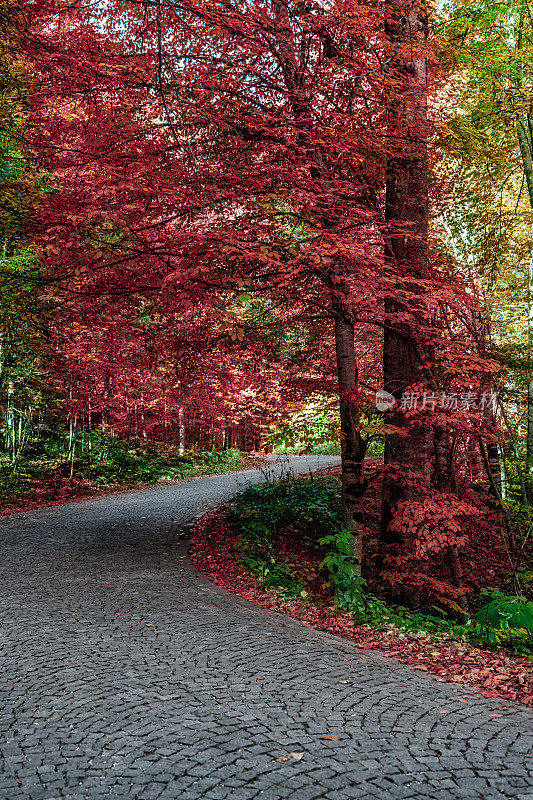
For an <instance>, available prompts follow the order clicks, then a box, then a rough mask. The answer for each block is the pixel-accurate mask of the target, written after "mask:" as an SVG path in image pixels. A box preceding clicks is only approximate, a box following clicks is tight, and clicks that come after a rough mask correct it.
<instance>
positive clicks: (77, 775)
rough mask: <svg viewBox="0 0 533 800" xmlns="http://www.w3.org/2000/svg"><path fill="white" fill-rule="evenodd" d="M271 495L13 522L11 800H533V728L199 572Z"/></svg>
mask: <svg viewBox="0 0 533 800" xmlns="http://www.w3.org/2000/svg"><path fill="white" fill-rule="evenodd" d="M330 462H331V459H328V458H326V457H320V458H317V457H307V458H305V457H302V458H291V459H290V465H291V467H292V469H293V470H295V471H297V472H302V471H307V470H308V469H310V468H316V466H317V465H318V464H320V466H324V465H326V464H328V463H330ZM274 469H276V470H279V469H280V466H279V465H277V466H275V467H274ZM262 478H263V476H262V474H261V473H260V472H258V471H257V470H247V471H246V472H241V473H237V474H236V473H233V474H229V475H222V476H214V477H210V478H202V479H197V480H194V481H190V482H185V483H181V484H177V485H176V484H174V485H168V486H162V487H155V488H149V489H144V490H142V491H136V492H128V493H123V494H117V495H113V496H107V497H101V498H98V499H93V500H88V501H83V502H78V503H73V504H70V505H65V506H57V507H53V508H47V509H42V510H39V511H31V512H26V513H21V514H16V515H13V516H10V517H7V518H4V519H3V520H2V524H1V527H2V532H1V536H0V548H1V566H0V601H1V608H2V612H1V613H2V621H1V626H0V682H1V690H2V691H1V697H2V702H1V705H0V750H1V753H2V757H3V759H4V761H3V766H2V771H1V775H0V800H23V799H24V800H42V799H43V798H49V800H67V798H68V799H69V800H82V798H83V799H84V800H111V799H112V798H122V799H123V800H155V799H156V798H159V799H160V800H200V798H202V800H203V799H204V798H205V800H221V799H222V798H231V800H251V799H252V798H263V799H264V800H278V799H281V798H288V797H291V798H294V799H295V800H312V799H313V798H328V799H330V800H344V798H346V799H347V800H367V798H368V800H370V798H373V799H374V800H375V799H377V800H395V799H396V798H403V800H409V798H412V799H413V800H422V798H431V800H441V798H442V800H452V798H453V800H466V799H467V798H480V799H481V798H482V799H483V800H497V799H498V800H500V799H501V798H506V799H507V800H508V799H509V798H511V799H512V800H533V759H532V758H531V755H532V752H531V751H532V742H533V740H532V733H531V732H530V731H529V730H528V728H529V729H533V715H532V714H531V713H530V712H529V711H528V710H527V709H524V708H523V707H520V706H517V705H513V704H511V703H507V702H505V701H501V700H497V699H496V700H487V699H485V698H483V697H482V696H480V695H479V694H478V693H476V692H475V691H474V690H473V689H468V688H466V687H464V686H456V685H454V684H445V683H438V682H437V681H435V680H434V679H432V678H431V677H430V676H428V675H425V674H421V673H420V672H417V671H415V670H411V669H409V668H408V667H406V666H403V665H400V664H398V663H396V662H394V661H392V660H390V659H386V658H383V657H380V656H379V655H378V654H374V653H372V654H369V655H368V656H367V657H361V656H359V655H357V654H356V653H355V648H354V647H353V645H352V644H351V643H350V642H348V641H347V640H343V639H340V638H336V637H333V636H329V635H327V634H322V633H319V632H316V631H309V629H307V628H305V627H304V626H303V625H300V624H299V623H298V622H296V621H294V620H291V619H289V618H286V617H283V616H281V615H278V614H274V613H271V612H268V611H264V610H262V609H260V608H258V607H256V606H254V605H252V604H250V603H247V602H243V601H240V600H239V599H238V598H236V597H234V596H233V595H231V594H229V593H228V592H226V591H224V590H223V589H221V588H219V587H217V586H215V585H213V584H211V583H209V582H208V581H207V580H205V579H203V578H202V576H201V575H200V574H199V573H198V572H196V571H195V569H194V568H193V567H192V565H191V564H190V563H189V561H188V560H187V557H186V550H185V547H184V546H183V545H180V544H179V536H178V534H179V532H180V531H183V530H184V529H185V528H186V527H187V525H189V524H190V523H191V521H192V520H193V518H194V517H195V516H196V515H198V514H199V513H200V512H202V511H204V510H206V509H207V508H208V507H211V506H213V505H216V504H218V503H220V502H222V501H223V500H224V499H226V498H228V497H229V496H230V495H232V494H233V493H234V492H235V491H236V490H237V489H238V488H239V486H242V485H243V484H244V483H245V482H247V481H257V480H261V479H262ZM321 735H329V736H334V737H339V738H335V739H331V740H326V739H321V738H319V737H320V736H321ZM290 753H292V754H293V755H292V756H290V757H289V758H287V759H286V760H281V761H280V760H278V759H280V758H282V757H283V756H285V755H288V754H290Z"/></svg>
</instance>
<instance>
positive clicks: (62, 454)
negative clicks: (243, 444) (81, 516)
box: [0, 430, 248, 511]
mask: <svg viewBox="0 0 533 800" xmlns="http://www.w3.org/2000/svg"><path fill="white" fill-rule="evenodd" d="M247 458H248V457H247V456H246V455H245V454H244V453H241V452H240V451H239V450H237V449H234V448H232V449H227V450H200V449H189V450H186V451H184V452H180V448H179V447H178V446H177V445H175V444H165V443H162V442H156V441H147V442H144V441H142V440H131V439H130V440H129V441H128V440H127V439H122V438H119V437H116V436H111V435H109V434H103V433H102V432H100V431H98V432H93V433H87V432H80V433H77V434H76V435H72V434H71V433H69V432H68V431H66V432H64V433H62V432H60V431H57V430H45V431H41V432H40V433H39V436H37V437H35V438H34V439H33V440H31V441H29V442H28V443H27V444H26V446H25V448H24V450H23V451H22V452H20V453H19V454H18V455H17V458H16V459H15V460H13V459H12V458H11V455H10V453H7V452H3V453H1V454H0V510H3V511H12V510H17V509H20V508H25V507H29V506H35V505H42V504H48V503H55V502H61V501H65V500H69V499H74V498H77V497H88V496H90V495H93V494H98V493H101V492H107V491H112V490H116V489H121V488H129V487H135V486H140V485H144V484H155V483H159V482H165V481H176V480H181V479H183V478H193V477H196V476H199V475H208V474H212V473H217V472H226V471H229V470H234V469H238V468H240V467H242V466H243V465H244V464H245V463H246V461H247Z"/></svg>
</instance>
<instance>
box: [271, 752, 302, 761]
mask: <svg viewBox="0 0 533 800" xmlns="http://www.w3.org/2000/svg"><path fill="white" fill-rule="evenodd" d="M303 757H304V754H303V753H285V755H284V756H280V757H279V758H276V761H288V760H289V759H290V758H292V759H293V761H301V760H302V758H303Z"/></svg>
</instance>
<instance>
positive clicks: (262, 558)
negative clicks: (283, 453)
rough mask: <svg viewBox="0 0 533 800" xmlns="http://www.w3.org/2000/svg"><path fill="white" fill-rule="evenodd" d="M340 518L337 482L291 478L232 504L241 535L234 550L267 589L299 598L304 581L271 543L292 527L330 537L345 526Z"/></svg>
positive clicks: (263, 486)
mask: <svg viewBox="0 0 533 800" xmlns="http://www.w3.org/2000/svg"><path fill="white" fill-rule="evenodd" d="M342 514H343V512H342V506H341V503H340V497H339V489H338V483H337V481H335V480H334V479H332V478H327V477H319V478H312V479H309V480H295V479H294V478H292V477H291V476H287V477H285V478H283V479H282V480H280V481H276V482H269V483H265V484H259V485H258V486H251V487H250V488H248V489H246V490H245V491H244V492H243V493H242V494H240V495H239V496H238V497H236V498H235V499H234V500H233V501H232V504H231V507H230V511H229V520H230V522H231V523H232V524H233V525H234V526H235V527H236V529H237V531H238V532H239V538H238V540H237V541H236V543H235V550H236V552H237V554H238V556H239V560H240V562H241V564H242V565H243V566H244V567H245V569H246V570H248V571H249V572H251V573H252V574H254V575H258V576H259V577H260V578H261V583H262V585H263V586H269V587H272V588H276V589H279V590H280V591H282V592H283V593H284V594H289V595H291V594H292V595H297V594H302V592H305V582H304V581H303V580H302V578H301V577H299V576H297V575H296V574H295V573H294V570H292V569H291V567H290V566H289V565H288V564H286V563H285V562H282V561H279V560H277V559H276V558H275V556H274V554H273V549H272V545H273V543H274V542H275V541H276V539H277V538H278V537H279V535H280V534H281V533H282V532H283V531H286V530H287V529H288V528H291V527H296V528H297V529H298V530H299V531H301V532H302V535H304V534H305V533H308V534H309V533H311V534H312V535H313V537H316V535H317V533H318V534H320V532H321V533H322V534H323V535H324V536H328V535H332V534H333V533H334V532H335V531H336V530H337V529H338V527H339V526H340V525H341V523H342Z"/></svg>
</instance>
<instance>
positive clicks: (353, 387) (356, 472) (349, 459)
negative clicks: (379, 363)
mask: <svg viewBox="0 0 533 800" xmlns="http://www.w3.org/2000/svg"><path fill="white" fill-rule="evenodd" d="M335 310H336V316H335V351H336V356H337V376H338V381H339V395H340V420H341V459H342V500H343V505H344V508H345V511H346V517H347V520H348V524H349V525H350V529H351V531H352V534H353V547H354V560H355V562H356V564H357V565H358V571H359V574H360V573H361V565H362V548H363V543H362V537H363V514H362V498H363V495H364V494H365V492H366V488H367V482H366V480H365V477H364V458H365V452H366V441H365V440H364V439H363V438H362V436H361V435H360V432H359V407H358V404H357V400H356V397H355V394H356V391H357V381H358V370H357V359H356V355H355V343H354V325H353V322H352V321H351V320H350V319H349V315H348V314H347V313H346V310H345V309H344V308H343V307H342V305H341V304H336V308H335Z"/></svg>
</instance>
